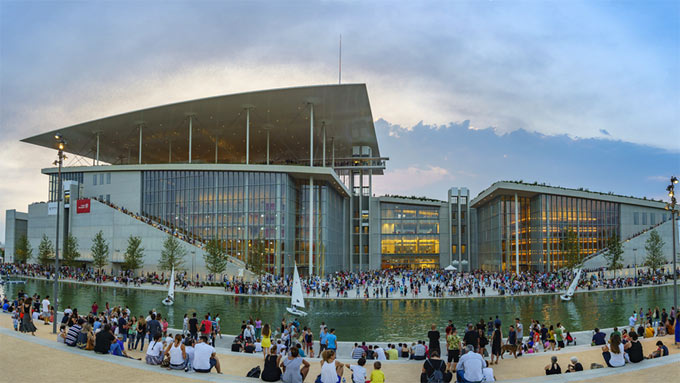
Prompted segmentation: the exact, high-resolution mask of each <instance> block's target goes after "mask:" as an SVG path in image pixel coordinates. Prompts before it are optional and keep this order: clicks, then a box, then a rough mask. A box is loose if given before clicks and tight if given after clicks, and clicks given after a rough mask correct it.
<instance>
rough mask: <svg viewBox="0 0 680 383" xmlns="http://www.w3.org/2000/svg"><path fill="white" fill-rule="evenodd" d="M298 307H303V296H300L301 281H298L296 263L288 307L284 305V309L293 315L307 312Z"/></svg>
mask: <svg viewBox="0 0 680 383" xmlns="http://www.w3.org/2000/svg"><path fill="white" fill-rule="evenodd" d="M298 307H300V308H305V298H304V297H303V296H302V282H300V274H298V270H297V264H296V265H295V271H294V273H293V291H292V292H291V297H290V307H286V310H287V311H288V312H289V313H291V314H293V315H297V316H301V317H304V316H307V313H306V312H304V311H301V310H300V309H298Z"/></svg>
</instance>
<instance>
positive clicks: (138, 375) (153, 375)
mask: <svg viewBox="0 0 680 383" xmlns="http://www.w3.org/2000/svg"><path fill="white" fill-rule="evenodd" d="M37 326H38V332H37V333H36V336H35V337H33V336H31V335H30V334H22V333H18V332H15V331H13V330H11V319H10V318H9V316H8V315H0V345H1V347H0V370H2V371H3V378H6V379H7V381H21V382H23V381H69V380H74V381H83V382H85V381H97V382H116V383H117V382H120V381H121V379H122V380H123V381H144V382H157V381H163V382H199V381H210V382H236V383H242V382H243V383H246V382H255V381H256V380H253V379H247V378H244V377H245V374H246V372H247V371H248V370H250V369H251V368H252V367H255V366H256V365H260V366H261V367H262V361H263V359H262V355H247V354H242V353H238V354H237V353H231V352H229V351H226V350H224V349H218V358H219V359H220V362H221V365H222V369H223V372H224V375H218V374H215V373H212V374H197V373H184V372H182V371H169V370H165V369H161V368H159V367H156V366H149V365H146V364H145V363H144V362H142V361H137V360H132V359H125V358H120V357H114V356H107V355H97V354H95V353H94V352H90V351H82V350H78V349H75V348H70V347H67V346H65V345H63V344H59V343H57V342H56V340H55V335H53V334H52V333H51V326H44V325H42V324H38V325H37ZM658 339H663V341H664V343H665V344H667V345H669V349H670V351H671V353H672V355H671V356H670V357H666V358H661V359H657V360H647V361H644V362H642V363H640V364H638V365H627V366H626V367H622V368H618V369H611V368H604V369H598V370H586V371H584V372H582V373H575V374H565V375H560V376H558V377H546V376H544V375H543V367H544V366H545V365H546V364H548V363H549V361H550V356H552V355H557V357H558V362H559V363H560V364H561V365H562V367H563V369H564V368H566V365H567V364H568V359H569V357H571V356H577V357H578V358H579V360H580V361H581V363H583V365H584V366H585V367H586V369H588V368H589V366H590V363H592V362H596V363H600V364H602V363H603V361H602V355H601V351H600V349H599V347H590V346H588V345H581V346H575V347H570V348H568V349H565V350H562V351H559V352H555V353H538V354H533V355H532V354H528V355H526V356H522V357H520V358H518V359H516V360H509V359H508V358H506V359H503V360H501V363H500V364H499V365H494V366H493V368H494V374H495V376H496V378H497V379H499V381H505V380H508V381H509V382H513V383H519V382H528V383H531V382H574V381H582V380H584V381H588V382H611V383H614V380H616V383H620V382H627V381H635V382H640V381H662V382H673V381H674V379H675V377H677V376H678V374H680V372H679V371H678V369H680V363H678V362H679V361H680V348H678V347H674V346H672V338H671V337H670V336H667V337H664V338H650V339H645V340H643V347H644V352H645V354H648V353H650V352H651V351H652V350H653V349H654V346H653V344H654V343H655V342H656V341H657V340H658ZM130 354H131V355H132V356H134V357H143V354H142V353H141V352H139V351H132V352H130ZM308 360H309V362H310V363H311V366H312V369H311V372H310V374H309V376H308V378H307V380H306V381H307V382H311V381H313V379H314V377H316V375H317V374H318V373H319V370H320V364H319V359H308ZM340 360H341V361H343V362H347V361H348V360H347V359H344V358H343V359H340ZM349 362H351V361H349ZM421 363H422V362H413V361H405V360H400V361H386V362H384V363H383V371H384V373H385V375H386V380H387V381H388V382H390V383H414V382H418V381H419V375H420V369H421V365H422V364H421ZM10 366H11V367H12V368H8V367H10ZM367 367H369V368H368V370H369V372H370V370H371V368H372V367H371V366H367ZM621 374H625V375H624V376H622V375H621ZM633 376H635V377H637V378H638V379H635V380H632V379H629V378H632V377H633ZM663 377H666V378H665V379H664V378H663Z"/></svg>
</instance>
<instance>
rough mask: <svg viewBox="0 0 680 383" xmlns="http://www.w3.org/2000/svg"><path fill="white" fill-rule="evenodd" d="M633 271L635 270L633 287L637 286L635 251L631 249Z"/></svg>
mask: <svg viewBox="0 0 680 383" xmlns="http://www.w3.org/2000/svg"><path fill="white" fill-rule="evenodd" d="M633 270H635V275H634V276H633V280H634V281H635V286H637V249H633Z"/></svg>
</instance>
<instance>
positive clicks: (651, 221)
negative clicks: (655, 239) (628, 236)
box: [649, 213, 656, 225]
mask: <svg viewBox="0 0 680 383" xmlns="http://www.w3.org/2000/svg"><path fill="white" fill-rule="evenodd" d="M649 224H650V225H656V214H654V213H649Z"/></svg>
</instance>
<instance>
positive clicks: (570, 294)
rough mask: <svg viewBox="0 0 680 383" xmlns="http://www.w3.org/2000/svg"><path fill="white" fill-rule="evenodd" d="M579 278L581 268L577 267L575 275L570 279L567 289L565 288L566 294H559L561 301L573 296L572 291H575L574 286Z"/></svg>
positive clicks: (568, 299)
mask: <svg viewBox="0 0 680 383" xmlns="http://www.w3.org/2000/svg"><path fill="white" fill-rule="evenodd" d="M580 278H581V269H578V271H576V276H574V280H573V281H571V284H570V285H569V290H567V293H566V294H562V295H560V299H562V300H563V301H570V300H571V298H572V297H573V296H574V291H576V286H578V281H579V279H580Z"/></svg>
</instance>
